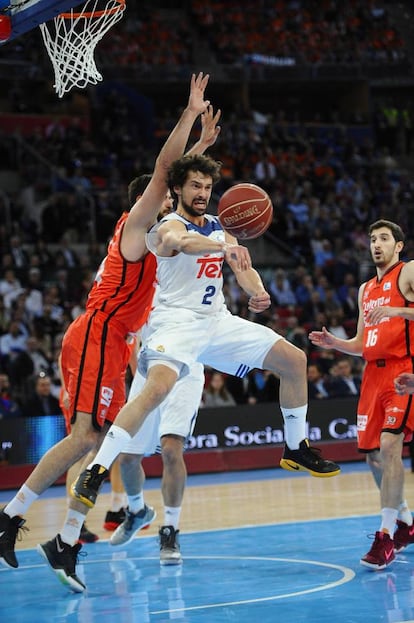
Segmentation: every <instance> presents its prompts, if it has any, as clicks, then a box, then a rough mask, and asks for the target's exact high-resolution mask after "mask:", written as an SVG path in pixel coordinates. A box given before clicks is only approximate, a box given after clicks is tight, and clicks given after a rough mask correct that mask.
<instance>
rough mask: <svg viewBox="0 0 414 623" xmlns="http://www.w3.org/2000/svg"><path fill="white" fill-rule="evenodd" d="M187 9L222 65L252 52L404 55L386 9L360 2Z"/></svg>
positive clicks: (318, 59) (309, 0) (202, 4)
mask: <svg viewBox="0 0 414 623" xmlns="http://www.w3.org/2000/svg"><path fill="white" fill-rule="evenodd" d="M191 12H192V16H193V18H194V20H195V22H196V23H197V25H198V27H199V30H200V33H201V34H202V36H203V37H207V39H208V41H209V43H210V46H211V48H212V49H213V50H214V52H215V54H216V57H217V60H218V62H220V63H224V64H234V63H243V62H244V61H245V60H246V58H248V57H249V56H250V57H251V55H262V56H264V57H267V58H268V59H270V58H272V57H273V58H279V59H283V58H285V59H286V58H290V59H293V60H294V61H295V62H296V63H312V64H315V63H328V64H329V63H332V64H338V63H360V62H374V63H384V62H400V61H402V60H405V58H406V54H405V47H404V41H403V39H402V38H401V35H400V34H399V33H398V32H397V30H396V28H395V27H394V26H393V25H392V24H391V23H390V20H389V17H388V15H387V12H386V11H385V10H384V9H383V8H379V7H378V6H376V5H375V3H374V2H366V1H365V0H354V1H353V2H349V1H348V2H343V1H340V0H337V1H336V2H332V1H328V0H325V1H321V0H277V1H276V2H275V0H261V1H260V2H258V1H257V0H246V1H245V2H243V4H240V2H237V1H235V0H232V1H230V2H227V1H226V2H214V1H211V0H210V1H205V0H193V1H192V2H191Z"/></svg>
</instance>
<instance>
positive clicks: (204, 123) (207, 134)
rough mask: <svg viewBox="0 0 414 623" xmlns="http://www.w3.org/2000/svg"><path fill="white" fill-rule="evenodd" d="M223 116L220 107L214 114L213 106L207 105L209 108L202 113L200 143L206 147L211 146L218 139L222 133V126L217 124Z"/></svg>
mask: <svg viewBox="0 0 414 623" xmlns="http://www.w3.org/2000/svg"><path fill="white" fill-rule="evenodd" d="M220 117H221V110H220V108H219V109H218V110H217V112H216V114H214V110H213V106H211V105H209V106H207V109H206V110H205V111H204V112H203V114H202V115H201V135H200V141H199V142H200V143H201V144H202V145H203V147H204V148H205V149H207V147H211V146H212V145H214V143H215V142H216V140H217V137H218V135H219V134H220V131H221V127H220V126H219V125H217V123H218V122H219V119H220Z"/></svg>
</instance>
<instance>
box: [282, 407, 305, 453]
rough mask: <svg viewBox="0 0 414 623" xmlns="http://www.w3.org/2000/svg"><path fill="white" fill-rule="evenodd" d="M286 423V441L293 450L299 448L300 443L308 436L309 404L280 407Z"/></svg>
mask: <svg viewBox="0 0 414 623" xmlns="http://www.w3.org/2000/svg"><path fill="white" fill-rule="evenodd" d="M280 410H281V411H282V415H283V421H284V423H285V442H286V445H287V446H288V448H290V449H291V450H297V449H298V448H299V444H300V442H301V441H303V440H304V439H305V438H306V414H307V412H308V405H303V407H295V408H294V409H286V407H280Z"/></svg>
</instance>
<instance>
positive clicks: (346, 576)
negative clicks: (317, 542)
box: [150, 556, 355, 615]
mask: <svg viewBox="0 0 414 623" xmlns="http://www.w3.org/2000/svg"><path fill="white" fill-rule="evenodd" d="M189 559H192V560H255V561H260V562H262V561H264V560H266V561H274V562H287V563H298V564H303V565H315V566H318V567H327V568H330V569H336V570H337V571H340V572H342V573H343V576H342V578H340V579H339V580H335V581H334V582H328V583H327V584H323V585H322V586H315V587H314V588H307V589H304V590H301V591H296V592H293V593H285V594H284V595H271V596H269V597H259V598H254V599H242V600H237V601H225V602H218V603H215V604H206V605H203V606H201V605H200V606H188V607H183V608H174V609H168V610H153V611H151V612H150V614H154V615H155V614H168V613H173V612H188V611H192V610H207V609H211V608H224V607H228V606H243V605H247V604H257V603H263V602H267V601H276V600H279V599H288V598H289V597H298V596H300V595H308V594H310V593H317V592H319V591H325V590H329V589H331V588H335V587H337V586H341V584H345V583H347V582H350V581H351V580H353V579H354V577H355V572H354V571H353V570H352V569H349V567H344V566H342V565H334V564H331V563H326V562H317V561H314V560H300V559H296V558H273V557H269V556H186V560H189Z"/></svg>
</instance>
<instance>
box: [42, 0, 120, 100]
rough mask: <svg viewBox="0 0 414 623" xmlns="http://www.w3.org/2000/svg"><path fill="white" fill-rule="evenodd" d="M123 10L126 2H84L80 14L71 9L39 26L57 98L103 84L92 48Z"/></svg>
mask: <svg viewBox="0 0 414 623" xmlns="http://www.w3.org/2000/svg"><path fill="white" fill-rule="evenodd" d="M124 9H125V0H103V1H102V0H87V2H86V3H85V4H84V6H83V8H82V10H81V12H79V10H78V11H74V10H73V9H72V10H71V11H69V12H67V13H62V14H61V15H58V16H57V17H55V18H54V19H53V20H50V21H49V22H45V23H44V24H40V30H41V33H42V37H43V41H44V44H45V47H46V50H47V52H48V54H49V57H50V60H51V61H52V65H53V69H54V72H55V84H54V87H55V91H56V93H57V95H58V96H59V97H63V95H64V94H65V93H67V92H68V91H70V90H71V89H72V88H73V87H79V88H80V89H84V88H85V87H86V86H87V85H88V84H97V83H98V82H100V81H101V80H102V75H101V74H100V72H99V71H98V69H97V67H96V64H95V59H94V52H95V47H96V45H97V43H98V42H99V41H100V40H101V39H102V37H103V36H104V35H105V33H106V32H107V31H108V30H109V29H110V28H112V26H114V24H116V22H118V21H119V20H120V19H121V17H122V16H123V14H124Z"/></svg>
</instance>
